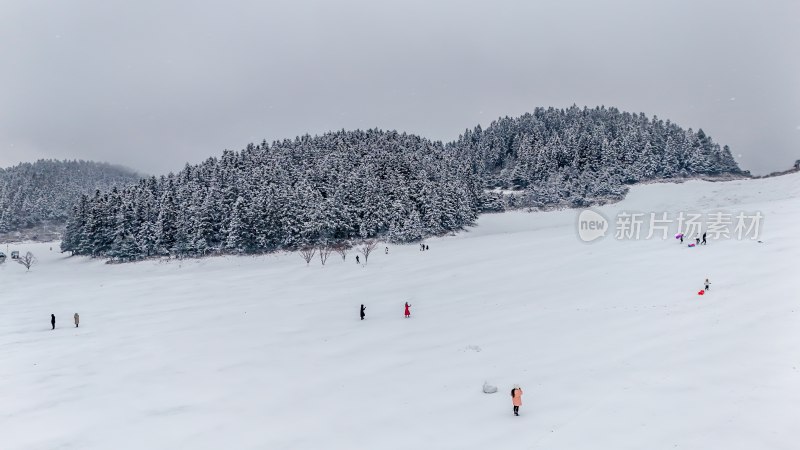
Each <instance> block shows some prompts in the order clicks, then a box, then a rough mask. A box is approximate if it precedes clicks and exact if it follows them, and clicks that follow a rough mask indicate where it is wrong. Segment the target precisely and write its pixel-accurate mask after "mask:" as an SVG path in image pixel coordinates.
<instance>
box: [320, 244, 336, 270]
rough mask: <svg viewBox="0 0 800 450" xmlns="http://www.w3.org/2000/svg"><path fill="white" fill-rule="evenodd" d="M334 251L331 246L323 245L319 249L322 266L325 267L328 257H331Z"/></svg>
mask: <svg viewBox="0 0 800 450" xmlns="http://www.w3.org/2000/svg"><path fill="white" fill-rule="evenodd" d="M332 251H333V249H332V248H331V247H330V246H329V245H323V246H322V247H320V248H319V260H320V262H322V265H323V266H324V265H325V261H327V260H328V256H330V254H331V252H332Z"/></svg>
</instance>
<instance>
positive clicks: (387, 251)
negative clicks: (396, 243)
mask: <svg viewBox="0 0 800 450" xmlns="http://www.w3.org/2000/svg"><path fill="white" fill-rule="evenodd" d="M386 254H387V255H388V254H389V247H386Z"/></svg>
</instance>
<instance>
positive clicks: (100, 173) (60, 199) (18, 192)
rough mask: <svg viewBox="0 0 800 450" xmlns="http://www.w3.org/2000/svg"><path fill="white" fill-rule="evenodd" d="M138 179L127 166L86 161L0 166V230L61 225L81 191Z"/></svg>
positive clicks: (103, 187) (104, 188)
mask: <svg viewBox="0 0 800 450" xmlns="http://www.w3.org/2000/svg"><path fill="white" fill-rule="evenodd" d="M138 179H139V176H138V175H136V174H135V173H133V172H132V171H130V170H128V169H124V168H121V167H117V166H112V165H109V164H103V163H96V162H90V161H54V160H39V161H36V162H34V163H22V164H18V165H16V166H14V167H10V168H7V169H0V233H3V232H8V231H16V230H19V229H24V228H29V227H34V226H37V225H40V224H42V223H52V224H61V225H63V224H64V222H66V220H67V217H68V216H69V214H70V211H71V210H72V206H73V205H74V204H75V200H76V199H77V198H78V197H79V196H80V195H81V194H85V193H91V192H93V191H95V190H96V189H102V190H106V189H109V188H110V187H112V186H115V185H122V184H129V183H133V182H135V181H137V180H138Z"/></svg>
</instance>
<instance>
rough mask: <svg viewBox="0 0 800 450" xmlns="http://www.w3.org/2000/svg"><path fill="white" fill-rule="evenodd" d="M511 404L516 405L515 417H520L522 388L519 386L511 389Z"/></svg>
mask: <svg viewBox="0 0 800 450" xmlns="http://www.w3.org/2000/svg"><path fill="white" fill-rule="evenodd" d="M511 403H513V404H514V415H515V416H518V415H519V407H520V406H522V388H521V387H519V385H516V384H515V385H514V388H513V389H511Z"/></svg>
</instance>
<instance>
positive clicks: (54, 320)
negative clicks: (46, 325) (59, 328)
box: [50, 314, 56, 330]
mask: <svg viewBox="0 0 800 450" xmlns="http://www.w3.org/2000/svg"><path fill="white" fill-rule="evenodd" d="M50 325H52V326H53V329H54V330H55V329H56V315H55V314H50Z"/></svg>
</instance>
